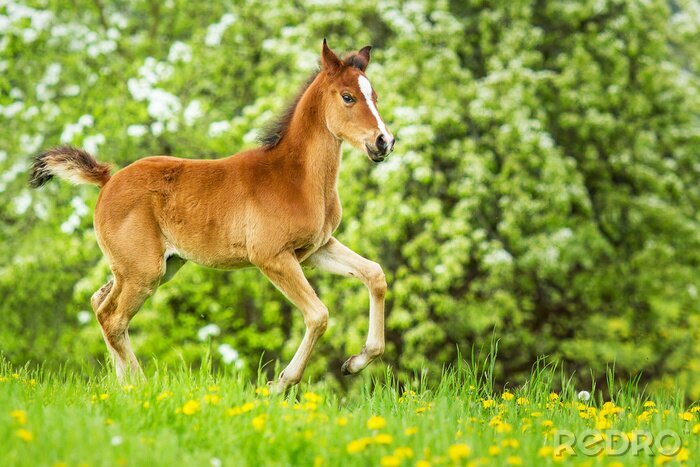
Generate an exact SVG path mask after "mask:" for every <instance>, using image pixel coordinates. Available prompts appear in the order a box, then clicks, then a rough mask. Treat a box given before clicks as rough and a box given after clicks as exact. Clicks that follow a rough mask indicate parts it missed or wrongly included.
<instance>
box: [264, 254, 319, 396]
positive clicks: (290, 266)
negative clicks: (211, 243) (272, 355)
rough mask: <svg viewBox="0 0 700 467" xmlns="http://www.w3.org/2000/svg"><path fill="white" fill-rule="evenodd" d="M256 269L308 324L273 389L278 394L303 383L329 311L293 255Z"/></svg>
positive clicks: (265, 262)
mask: <svg viewBox="0 0 700 467" xmlns="http://www.w3.org/2000/svg"><path fill="white" fill-rule="evenodd" d="M256 266H258V268H259V269H260V270H261V271H262V272H263V274H265V275H266V276H267V277H268V278H269V279H270V281H272V283H273V284H275V286H276V287H277V288H278V289H279V290H280V291H281V292H282V293H283V294H284V295H286V297H287V298H288V299H289V300H290V301H291V302H292V303H293V304H294V305H296V306H297V307H298V308H299V309H300V310H301V312H302V314H303V315H304V324H306V333H304V339H303V340H302V341H301V344H300V345H299V348H298V349H297V351H296V353H295V354H294V357H293V358H292V361H291V362H289V365H287V368H285V369H284V370H283V371H282V373H281V374H280V377H279V380H278V381H277V383H276V384H275V385H274V386H273V389H274V390H275V391H277V392H282V391H284V390H285V389H287V388H288V387H289V386H292V385H294V384H297V383H298V382H299V381H301V378H302V376H303V374H304V369H305V368H306V364H307V363H308V362H309V357H310V356H311V351H312V350H313V347H314V345H315V344H316V341H317V340H318V338H319V337H321V335H322V334H323V333H324V332H325V331H326V327H327V326H328V309H327V308H326V306H325V305H324V304H323V302H321V300H320V299H319V298H318V296H317V295H316V292H314V289H313V288H312V287H311V285H310V284H309V282H308V281H307V280H306V277H305V276H304V273H303V271H302V269H301V265H300V264H299V261H298V260H297V258H296V256H295V255H294V254H293V253H291V252H290V253H283V254H281V255H278V256H276V257H274V258H270V259H265V260H264V261H260V262H256Z"/></svg>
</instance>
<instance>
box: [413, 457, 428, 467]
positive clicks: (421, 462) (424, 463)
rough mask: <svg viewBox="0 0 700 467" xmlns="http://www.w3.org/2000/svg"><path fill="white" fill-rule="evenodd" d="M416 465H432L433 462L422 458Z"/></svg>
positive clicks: (426, 466)
mask: <svg viewBox="0 0 700 467" xmlns="http://www.w3.org/2000/svg"><path fill="white" fill-rule="evenodd" d="M416 467H431V464H430V462H428V461H427V460H425V459H421V460H419V461H418V462H416Z"/></svg>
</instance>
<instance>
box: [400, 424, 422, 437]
mask: <svg viewBox="0 0 700 467" xmlns="http://www.w3.org/2000/svg"><path fill="white" fill-rule="evenodd" d="M416 433H418V428H416V427H415V426H409V427H408V428H406V429H405V430H403V434H405V435H406V436H413V435H415V434H416Z"/></svg>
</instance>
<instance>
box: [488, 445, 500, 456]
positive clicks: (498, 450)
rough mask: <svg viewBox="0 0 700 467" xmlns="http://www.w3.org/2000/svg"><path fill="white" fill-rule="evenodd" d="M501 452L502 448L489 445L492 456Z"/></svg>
mask: <svg viewBox="0 0 700 467" xmlns="http://www.w3.org/2000/svg"><path fill="white" fill-rule="evenodd" d="M500 453H501V448H499V447H498V446H489V455H490V456H497V455H499V454H500Z"/></svg>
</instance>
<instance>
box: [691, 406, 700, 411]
mask: <svg viewBox="0 0 700 467" xmlns="http://www.w3.org/2000/svg"><path fill="white" fill-rule="evenodd" d="M698 412H700V405H696V406H695V407H692V408H691V409H690V413H698Z"/></svg>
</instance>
